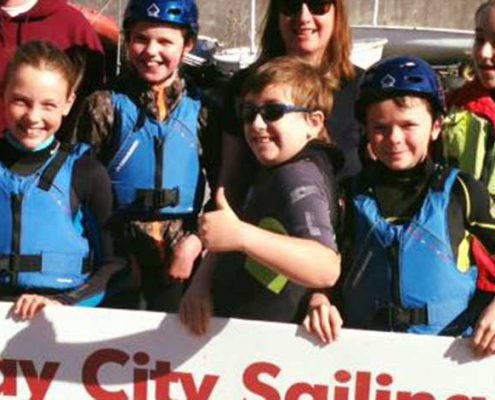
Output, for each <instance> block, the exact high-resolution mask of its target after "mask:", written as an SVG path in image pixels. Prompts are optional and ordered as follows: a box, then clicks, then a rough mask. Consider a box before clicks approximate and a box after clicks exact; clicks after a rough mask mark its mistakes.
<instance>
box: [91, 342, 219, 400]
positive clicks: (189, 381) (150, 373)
mask: <svg viewBox="0 0 495 400" xmlns="http://www.w3.org/2000/svg"><path fill="white" fill-rule="evenodd" d="M129 359H130V356H129V355H128V354H127V353H125V352H123V351H120V350H115V349H102V350H98V351H96V352H94V353H93V354H91V355H90V356H89V357H88V358H87V359H86V362H85V363H84V366H83V384H84V387H85V389H86V391H87V392H88V393H89V394H90V395H91V396H92V398H93V399H95V400H130V399H131V397H129V396H128V395H127V394H126V393H125V391H124V390H119V391H114V392H110V391H108V390H105V389H104V388H103V387H102V386H101V384H100V382H99V379H98V374H99V372H100V368H102V367H103V366H105V365H106V364H108V363H114V364H119V365H120V366H122V367H123V366H125V365H126V364H127V363H128V362H129ZM132 360H133V361H134V363H135V364H136V366H138V367H141V368H134V369H133V375H132V376H133V381H132V383H133V397H132V400H148V382H149V381H150V380H154V381H155V399H156V400H172V399H171V397H170V386H171V384H172V383H175V384H180V387H181V388H182V389H183V391H184V393H185V395H186V398H187V399H188V400H209V399H210V397H211V394H212V393H213V389H214V388H215V385H216V383H217V381H218V379H219V376H217V375H205V376H204V378H203V379H202V380H201V382H200V383H199V385H197V384H196V382H195V380H194V377H193V375H192V374H190V373H188V372H171V371H170V363H169V362H164V361H157V362H156V369H154V370H150V369H149V368H144V367H145V366H146V365H148V364H149V362H150V356H149V355H148V354H147V353H144V352H138V353H136V354H134V356H133V357H132Z"/></svg>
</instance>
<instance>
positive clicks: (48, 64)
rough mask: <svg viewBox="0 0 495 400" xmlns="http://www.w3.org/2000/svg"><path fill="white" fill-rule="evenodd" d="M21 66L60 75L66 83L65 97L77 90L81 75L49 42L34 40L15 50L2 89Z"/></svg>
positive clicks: (63, 54) (60, 51) (66, 57)
mask: <svg viewBox="0 0 495 400" xmlns="http://www.w3.org/2000/svg"><path fill="white" fill-rule="evenodd" d="M22 65H28V66H31V67H33V68H36V69H44V70H48V71H56V72H58V73H60V75H61V76H62V77H63V78H64V79H65V81H66V82H67V87H68V92H67V96H69V95H70V94H71V93H72V92H74V91H76V90H77V87H78V86H79V83H80V80H81V75H80V74H78V73H77V72H76V68H75V66H74V64H73V63H72V61H71V60H70V59H69V57H68V56H67V55H66V54H65V53H64V52H63V51H62V50H59V49H58V48H57V47H55V46H54V45H53V44H51V43H49V42H45V41H40V40H34V41H31V42H26V43H24V44H22V45H21V46H19V47H18V48H17V50H16V52H15V54H14V57H13V58H12V60H10V62H9V65H8V67H7V73H6V74H5V77H4V81H3V84H2V87H3V88H5V86H6V85H7V82H9V81H10V80H11V79H12V78H13V76H14V74H15V72H16V71H17V69H18V68H19V67H20V66H22Z"/></svg>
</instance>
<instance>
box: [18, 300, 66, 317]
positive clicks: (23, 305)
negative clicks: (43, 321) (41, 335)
mask: <svg viewBox="0 0 495 400" xmlns="http://www.w3.org/2000/svg"><path fill="white" fill-rule="evenodd" d="M54 305H56V306H60V305H62V303H60V302H59V301H57V300H53V299H50V298H49V297H45V296H40V295H37V294H23V295H22V296H21V297H19V298H18V299H17V301H16V302H15V304H14V314H15V315H17V316H18V317H20V318H21V319H23V320H31V319H32V318H33V317H34V316H35V315H36V314H37V313H39V312H40V311H41V310H42V309H43V308H45V307H46V306H54Z"/></svg>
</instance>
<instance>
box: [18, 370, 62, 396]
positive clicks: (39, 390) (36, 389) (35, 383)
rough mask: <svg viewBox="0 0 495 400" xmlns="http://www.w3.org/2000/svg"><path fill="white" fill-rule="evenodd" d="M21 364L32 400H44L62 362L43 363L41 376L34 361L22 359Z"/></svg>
mask: <svg viewBox="0 0 495 400" xmlns="http://www.w3.org/2000/svg"><path fill="white" fill-rule="evenodd" d="M19 365H20V367H21V370H22V373H23V374H24V377H25V378H26V382H27V384H28V387H29V390H30V391H31V400H43V399H44V398H45V396H46V393H47V392H48V389H49V388H50V385H51V384H52V382H53V379H54V378H55V375H56V374H57V370H58V367H59V366H60V363H57V362H46V363H45V364H43V368H42V369H41V372H40V374H39V376H38V374H37V373H36V368H35V366H34V362H33V361H31V360H20V361H19Z"/></svg>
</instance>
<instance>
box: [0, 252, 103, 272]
mask: <svg viewBox="0 0 495 400" xmlns="http://www.w3.org/2000/svg"><path fill="white" fill-rule="evenodd" d="M93 264H94V262H93V255H92V254H91V255H90V256H89V257H85V258H84V259H83V261H82V267H81V273H82V274H88V273H90V272H91V271H92V270H93ZM42 266H43V255H40V254H37V255H28V254H0V272H2V273H5V272H8V273H11V274H17V273H19V272H41V270H42Z"/></svg>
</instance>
